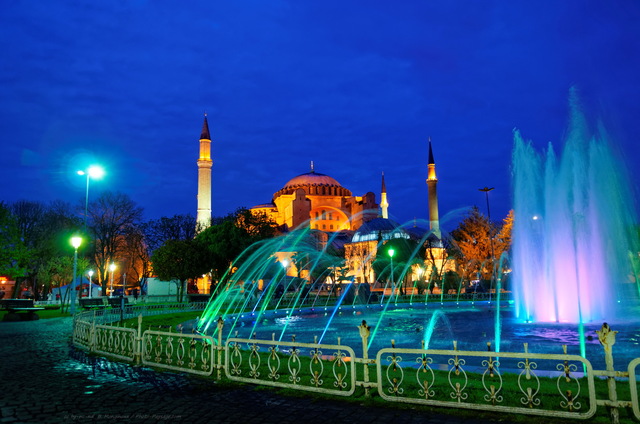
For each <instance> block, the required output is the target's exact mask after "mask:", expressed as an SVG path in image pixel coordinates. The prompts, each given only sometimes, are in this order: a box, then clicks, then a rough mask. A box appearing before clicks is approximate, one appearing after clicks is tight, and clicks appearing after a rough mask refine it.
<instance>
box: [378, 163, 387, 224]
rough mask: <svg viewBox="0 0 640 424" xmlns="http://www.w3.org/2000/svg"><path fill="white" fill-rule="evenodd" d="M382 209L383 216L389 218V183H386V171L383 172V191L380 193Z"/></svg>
mask: <svg viewBox="0 0 640 424" xmlns="http://www.w3.org/2000/svg"><path fill="white" fill-rule="evenodd" d="M380 209H381V211H382V218H384V219H389V202H388V201H387V185H386V184H385V183H384V172H383V173H382V192H381V193H380Z"/></svg>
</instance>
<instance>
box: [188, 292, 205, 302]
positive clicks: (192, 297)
mask: <svg viewBox="0 0 640 424" xmlns="http://www.w3.org/2000/svg"><path fill="white" fill-rule="evenodd" d="M188 296H189V303H197V302H209V299H210V298H211V295H210V294H199V293H193V294H189V295H188Z"/></svg>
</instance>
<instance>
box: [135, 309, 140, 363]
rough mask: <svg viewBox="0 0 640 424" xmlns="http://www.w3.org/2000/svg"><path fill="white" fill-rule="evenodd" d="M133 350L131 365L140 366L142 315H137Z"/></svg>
mask: <svg viewBox="0 0 640 424" xmlns="http://www.w3.org/2000/svg"><path fill="white" fill-rule="evenodd" d="M133 349H134V353H133V363H134V364H136V365H140V364H141V363H142V314H140V315H138V328H137V331H136V338H135V346H134V347H133Z"/></svg>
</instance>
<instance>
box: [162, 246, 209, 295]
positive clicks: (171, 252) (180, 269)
mask: <svg viewBox="0 0 640 424" xmlns="http://www.w3.org/2000/svg"><path fill="white" fill-rule="evenodd" d="M151 262H152V263H153V272H154V273H155V275H157V276H158V278H159V279H160V280H164V281H171V280H178V281H179V282H180V285H179V286H178V299H177V300H178V302H181V301H182V296H183V294H184V289H185V283H186V282H187V280H190V279H196V278H198V277H201V276H202V275H204V274H206V273H207V272H209V270H210V269H211V262H210V255H209V252H208V249H207V247H206V246H204V245H203V243H202V242H201V241H198V240H197V239H193V240H191V239H189V240H169V241H167V242H166V243H165V244H163V245H162V246H161V247H159V248H158V249H156V250H155V251H154V252H153V256H152V257H151Z"/></svg>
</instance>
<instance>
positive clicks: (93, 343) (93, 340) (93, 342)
mask: <svg viewBox="0 0 640 424" xmlns="http://www.w3.org/2000/svg"><path fill="white" fill-rule="evenodd" d="M95 348H96V310H95V309H94V310H93V319H92V320H91V333H90V334H89V353H92V352H93V351H95Z"/></svg>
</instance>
